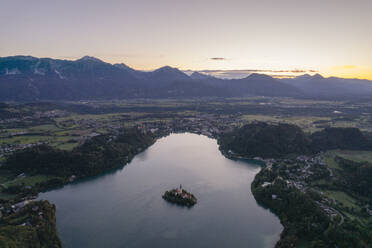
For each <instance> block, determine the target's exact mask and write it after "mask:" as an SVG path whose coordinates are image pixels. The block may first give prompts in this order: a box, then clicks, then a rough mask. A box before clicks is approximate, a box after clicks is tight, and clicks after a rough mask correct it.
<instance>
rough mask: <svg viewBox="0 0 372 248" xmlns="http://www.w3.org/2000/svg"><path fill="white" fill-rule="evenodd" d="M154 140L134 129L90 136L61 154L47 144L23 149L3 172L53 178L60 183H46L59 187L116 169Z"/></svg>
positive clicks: (8, 162)
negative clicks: (76, 179) (71, 179)
mask: <svg viewBox="0 0 372 248" xmlns="http://www.w3.org/2000/svg"><path fill="white" fill-rule="evenodd" d="M154 141H155V138H154V137H153V135H152V134H151V133H144V132H142V131H141V130H139V129H137V128H133V129H125V130H122V131H121V132H120V134H119V135H118V136H111V135H99V136H96V137H93V138H92V139H90V140H88V141H86V142H85V143H84V144H82V145H80V146H78V147H76V148H74V149H73V150H72V151H63V150H59V149H56V148H53V147H51V146H48V145H40V146H35V147H31V148H28V149H24V150H21V151H18V152H16V153H14V154H12V155H10V156H9V157H8V158H7V160H6V163H5V165H4V169H8V170H11V171H12V172H15V173H17V174H20V173H26V174H28V175H36V174H44V175H53V176H57V177H59V178H61V180H56V179H51V181H50V182H48V183H47V184H48V185H50V186H56V185H59V184H63V183H64V182H65V181H66V180H67V179H68V178H70V177H71V176H74V177H76V178H82V177H86V176H94V175H98V174H100V173H103V172H107V171H109V170H112V169H115V168H118V167H120V166H122V165H124V164H126V163H127V162H129V161H130V160H131V159H132V158H133V157H134V155H136V154H137V153H138V152H140V151H143V150H144V149H145V148H147V147H148V146H150V145H151V144H153V143H154ZM39 186H41V187H44V186H47V185H39ZM8 190H12V188H9V189H8Z"/></svg>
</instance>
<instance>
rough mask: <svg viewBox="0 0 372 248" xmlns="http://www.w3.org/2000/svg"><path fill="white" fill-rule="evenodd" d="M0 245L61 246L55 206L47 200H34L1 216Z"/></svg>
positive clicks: (10, 247) (56, 247) (24, 247)
mask: <svg viewBox="0 0 372 248" xmlns="http://www.w3.org/2000/svg"><path fill="white" fill-rule="evenodd" d="M0 247H2V248H13V247H22V248H36V247H38V248H61V247H62V244H61V241H60V240H59V238H58V235H57V230H56V208H55V206H54V205H52V204H50V203H49V202H48V201H35V202H31V203H29V204H28V205H26V206H25V207H24V208H23V209H21V210H20V211H18V212H16V213H12V214H10V215H8V216H4V217H3V218H1V219H0Z"/></svg>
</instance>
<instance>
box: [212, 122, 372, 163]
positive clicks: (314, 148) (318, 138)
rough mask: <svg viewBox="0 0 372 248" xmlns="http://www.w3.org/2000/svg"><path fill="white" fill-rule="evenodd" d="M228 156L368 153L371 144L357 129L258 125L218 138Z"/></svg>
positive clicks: (260, 123) (266, 156)
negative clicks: (306, 130) (310, 130)
mask: <svg viewBox="0 0 372 248" xmlns="http://www.w3.org/2000/svg"><path fill="white" fill-rule="evenodd" d="M219 144H220V149H221V150H222V151H224V152H225V153H226V154H228V155H238V156H243V157H251V158H252V157H256V156H259V157H263V158H279V157H285V156H288V155H291V154H295V155H300V154H312V153H317V152H320V151H326V150H332V149H347V150H370V149H372V143H371V141H370V140H369V139H368V138H367V136H366V135H365V134H363V133H362V132H361V131H360V130H359V129H357V128H326V129H324V130H322V131H318V132H315V133H313V134H311V135H310V134H306V133H304V132H303V131H302V129H301V128H300V127H298V126H296V125H291V124H268V123H264V122H257V123H252V124H248V125H245V126H243V127H241V128H237V129H235V130H234V131H232V132H230V133H226V134H224V135H222V136H221V138H220V139H219Z"/></svg>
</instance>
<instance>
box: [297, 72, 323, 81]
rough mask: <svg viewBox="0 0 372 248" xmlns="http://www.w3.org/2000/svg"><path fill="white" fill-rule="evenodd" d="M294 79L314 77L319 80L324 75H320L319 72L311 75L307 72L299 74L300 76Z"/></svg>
mask: <svg viewBox="0 0 372 248" xmlns="http://www.w3.org/2000/svg"><path fill="white" fill-rule="evenodd" d="M296 79H316V80H320V79H324V77H323V76H322V75H320V74H319V73H317V74H314V75H313V76H311V75H309V74H304V75H301V76H297V77H296Z"/></svg>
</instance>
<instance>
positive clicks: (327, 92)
mask: <svg viewBox="0 0 372 248" xmlns="http://www.w3.org/2000/svg"><path fill="white" fill-rule="evenodd" d="M203 96H208V97H242V96H280V97H297V98H317V99H333V98H334V99H338V98H355V97H361V98H365V97H371V96H372V81H369V80H359V79H343V78H334V77H330V78H324V77H322V76H321V75H319V74H316V75H314V76H310V75H302V76H299V77H296V78H286V79H276V78H273V77H270V76H268V75H264V74H255V73H254V74H251V75H249V76H247V77H245V78H242V79H220V78H216V77H213V76H210V75H206V74H202V73H199V72H194V73H193V74H191V75H188V74H186V73H184V72H182V71H180V70H178V69H177V68H172V67H169V66H165V67H162V68H159V69H157V70H154V71H150V72H145V71H139V70H135V69H133V68H130V67H129V66H127V65H125V64H110V63H106V62H104V61H101V60H99V59H97V58H94V57H89V56H85V57H83V58H81V59H78V60H73V61H72V60H60V59H51V58H35V57H31V56H11V57H2V58H0V101H37V100H83V99H126V98H166V97H203Z"/></svg>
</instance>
